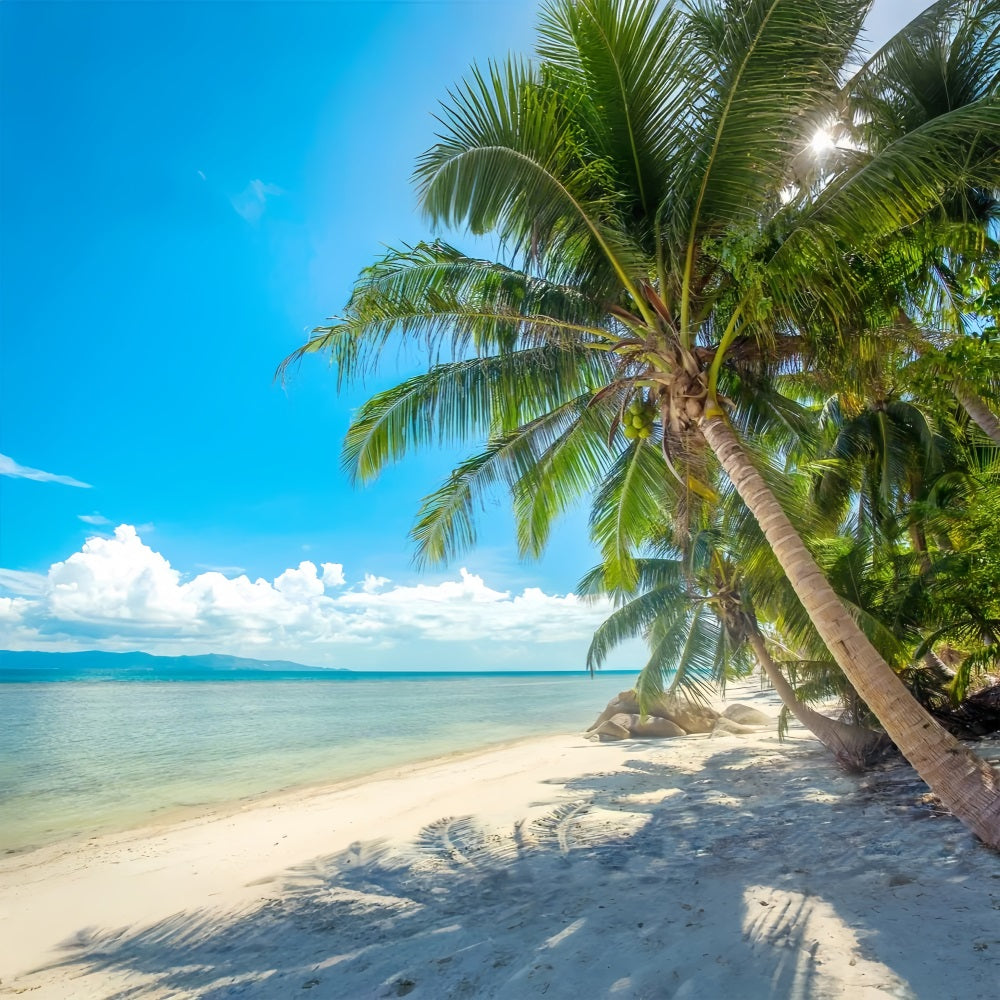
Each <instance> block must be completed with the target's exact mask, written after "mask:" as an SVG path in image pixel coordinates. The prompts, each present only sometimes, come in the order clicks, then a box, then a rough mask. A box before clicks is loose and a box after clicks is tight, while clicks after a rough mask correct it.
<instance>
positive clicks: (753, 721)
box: [722, 705, 774, 726]
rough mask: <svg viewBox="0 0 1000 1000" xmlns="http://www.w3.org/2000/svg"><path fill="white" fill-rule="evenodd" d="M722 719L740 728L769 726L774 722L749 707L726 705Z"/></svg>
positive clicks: (757, 710)
mask: <svg viewBox="0 0 1000 1000" xmlns="http://www.w3.org/2000/svg"><path fill="white" fill-rule="evenodd" d="M722 717H723V718H724V719H729V720H730V722H736V723H739V725H741V726H770V725H771V724H772V723H773V722H774V719H772V718H771V717H770V716H769V715H765V714H764V713H763V712H761V711H760V710H759V709H757V708H751V707H750V706H749V705H728V706H727V707H726V710H725V711H724V712H723V713H722Z"/></svg>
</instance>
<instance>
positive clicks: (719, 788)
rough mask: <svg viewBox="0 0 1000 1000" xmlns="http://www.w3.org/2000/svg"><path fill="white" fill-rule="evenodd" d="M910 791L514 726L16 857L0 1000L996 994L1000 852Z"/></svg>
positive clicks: (740, 747) (4, 880)
mask: <svg viewBox="0 0 1000 1000" xmlns="http://www.w3.org/2000/svg"><path fill="white" fill-rule="evenodd" d="M731 700H732V699H731ZM739 700H740V701H741V702H744V703H746V702H748V701H749V702H750V703H753V704H756V705H757V706H758V707H763V708H765V710H768V711H770V712H771V713H772V714H776V707H775V705H774V703H773V702H772V701H771V700H770V699H769V697H768V696H764V695H760V694H756V695H754V696H752V697H750V698H747V697H746V696H744V694H742V693H741V696H740V698H739ZM599 707H600V706H596V705H595V715H596V713H597V710H598V708H599ZM980 749H981V752H985V753H986V755H987V756H992V757H994V758H995V757H996V756H997V755H998V753H1000V745H998V744H997V743H996V742H994V743H992V744H990V745H984V746H982V747H981V748H980ZM924 792H925V789H924V787H923V786H922V785H921V784H920V783H919V781H918V780H917V779H916V778H915V777H914V775H913V773H912V771H910V770H909V769H908V768H906V767H905V766H904V765H896V766H892V767H889V768H887V769H885V770H881V771H877V772H874V773H870V774H868V775H866V776H864V777H861V778H857V777H852V776H849V775H846V774H844V773H842V772H840V771H838V770H837V769H835V768H834V767H833V766H832V764H831V763H830V761H829V759H828V757H827V755H826V754H825V752H824V751H823V749H822V748H821V747H820V746H819V745H818V744H817V743H815V742H814V741H813V740H812V739H810V738H808V736H807V734H804V733H803V732H802V731H801V730H793V732H792V735H791V737H790V738H789V739H788V740H786V741H785V742H780V741H779V740H778V738H777V736H776V734H775V733H774V731H773V730H769V731H766V732H762V733H759V734H754V735H750V736H726V737H720V738H708V737H699V736H691V737H686V738H683V739H679V740H672V741H662V742H638V741H628V742H625V743H617V744H595V743H590V742H587V741H585V740H583V739H582V738H581V737H579V736H555V737H548V738H544V739H538V740H530V741H525V742H522V743H519V744H516V745H513V746H509V747H504V748H501V749H498V750H492V751H489V752H485V753H481V754H477V755H474V756H468V757H462V758H450V759H445V760H441V761H436V762H433V763H431V764H427V765H423V766H420V767H417V768H412V769H408V770H406V771H397V772H394V773H389V774H384V775H380V776H379V777H378V778H377V779H376V780H369V781H367V782H364V783H355V784H353V785H341V786H338V787H335V788H332V789H327V790H321V791H316V792H313V793H311V794H297V795H295V796H289V797H285V798H281V799H275V800H271V801H269V802H264V803H256V804H253V805H250V806H247V807H246V808H244V809H242V810H241V811H239V812H236V813H233V814H229V815H216V816H212V817H206V818H203V819H200V820H196V821H190V822H186V823H183V824H179V825H177V826H173V827H169V828H165V829H161V830H145V831H135V832H133V833H131V834H128V835H119V836H113V837H111V836H109V837H101V838H97V839H94V840H92V841H90V842H88V843H84V844H75V845H62V846H58V845H57V846H53V847H49V848H45V849H42V850H40V851H36V852H33V853H31V854H26V855H15V856H12V857H10V858H8V859H6V860H4V861H2V862H0V981H2V985H0V995H3V996H7V995H18V994H22V993H24V994H28V995H30V996H31V997H32V1000H43V998H60V1000H62V998H67V1000H69V998H100V997H174V998H177V997H210V998H217V997H230V996H240V997H255V998H261V1000H263V998H268V1000H270V998H282V997H302V996H304V995H305V994H303V992H302V991H303V990H305V989H309V990H312V991H313V992H311V993H309V994H308V996H310V997H312V998H319V997H323V998H337V1000H341V998H343V1000H356V998H357V1000H361V998H369V997H371V998H375V997H396V996H406V995H409V996H410V997H412V998H414V1000H444V998H459V997H465V998H476V1000H478V998H483V997H502V998H509V1000H521V998H528V997H536V996H538V997H540V996H544V997H546V998H547V1000H553V998H558V1000H562V998H566V1000H569V998H573V1000H589V998H597V997H610V998H616V1000H617V998H621V1000H629V998H650V1000H651V998H670V997H677V998H680V997H687V998H713V1000H714V998H726V1000H755V998H761V1000H763V998H772V997H778V998H784V997H789V998H792V997H795V998H799V997H801V998H822V997H831V998H834V997H836V998H841V997H843V998H851V1000H853V998H864V997H880V998H881V997H885V996H893V997H919V998H927V1000H948V998H956V1000H957V998H961V1000H970V998H985V997H992V996H996V995H998V989H1000V987H998V983H1000V855H997V854H995V853H993V852H991V851H988V850H986V849H985V848H983V847H982V846H980V845H979V844H978V843H977V842H975V841H974V840H973V838H972V837H971V836H970V835H968V834H967V833H966V832H965V831H964V830H963V828H962V827H961V826H959V825H958V824H957V823H956V822H955V821H954V820H953V819H952V818H950V817H941V816H936V815H935V814H934V811H933V809H932V808H931V807H930V806H928V805H927V804H925V803H922V802H921V797H922V796H923V793H924Z"/></svg>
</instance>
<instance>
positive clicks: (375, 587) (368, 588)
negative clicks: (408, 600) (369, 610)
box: [361, 573, 389, 594]
mask: <svg viewBox="0 0 1000 1000" xmlns="http://www.w3.org/2000/svg"><path fill="white" fill-rule="evenodd" d="M387 583H389V577H387V576H373V575H372V574H371V573H365V580H364V583H362V584H361V589H362V590H363V591H364V592H365V593H366V594H377V593H378V592H379V591H380V590H381V589H382V588H383V587H384V586H385V585H386V584H387Z"/></svg>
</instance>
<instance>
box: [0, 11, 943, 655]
mask: <svg viewBox="0 0 1000 1000" xmlns="http://www.w3.org/2000/svg"><path fill="white" fill-rule="evenodd" d="M923 6H924V4H923V3H922V2H913V0H878V2H876V4H875V6H874V9H873V13H872V16H871V19H870V21H869V26H868V35H869V38H870V39H871V43H872V44H873V45H875V44H878V43H879V42H880V41H882V40H884V39H885V38H886V37H888V35H889V34H890V33H891V32H892V31H893V30H895V29H896V28H898V27H900V26H901V25H902V24H903V23H905V22H906V21H907V20H909V18H910V17H912V16H913V15H914V14H916V13H917V12H918V11H919V10H920V9H921V8H922V7H923ZM536 9H537V4H536V3H535V2H522V0H450V2H449V0H439V2H434V0H410V2H393V3H389V2H383V0H368V2H360V0H359V2H353V3H340V2H328V3H296V2H282V3H277V2H272V3H239V2H216V3H207V2H205V3H174V2H152V3H146V2H138V0H137V2H118V3H104V2H101V3H87V2H73V3H58V2H18V0H7V2H5V3H3V4H0V121H2V123H3V124H2V135H0V220H2V235H0V289H2V290H0V648H7V649H45V650H81V649H107V650H123V651H125V650H134V649H142V650H145V651H148V652H153V653H167V654H178V653H185V652H187V653H204V652H222V653H230V654H234V655H242V656H255V657H261V658H281V659H290V660H296V661H299V662H302V663H306V664H310V665H316V666H330V667H348V668H355V669H508V668H509V669H580V668H581V667H582V666H583V663H584V658H585V654H586V649H587V645H588V644H589V640H590V636H591V634H592V632H593V629H594V628H595V627H596V626H597V625H598V624H599V623H600V622H601V621H602V620H603V618H604V617H605V616H606V614H607V613H608V611H609V607H608V606H606V605H603V604H597V605H590V604H587V603H586V602H583V601H581V600H580V599H579V598H577V597H576V596H575V595H574V587H575V586H576V583H577V581H578V580H579V578H580V577H581V575H582V574H583V573H584V572H585V571H586V570H587V569H589V568H590V566H592V565H593V564H594V563H595V562H596V561H597V558H596V555H595V553H594V552H593V550H592V549H591V548H590V546H589V543H588V542H587V539H586V518H585V513H584V512H583V511H577V512H575V513H572V514H570V515H569V516H568V517H567V518H566V520H565V522H564V523H563V524H562V525H561V526H560V528H559V529H558V530H557V532H556V533H555V535H554V537H553V539H552V542H551V544H550V546H549V549H548V551H547V553H546V555H545V556H544V557H543V558H542V559H541V560H538V561H534V562H523V561H520V560H519V559H518V556H517V552H516V546H515V545H514V541H513V533H512V526H511V520H510V517H509V513H508V511H507V509H506V503H505V501H504V499H503V498H502V497H500V498H498V499H497V502H496V504H495V505H492V506H490V507H488V508H487V509H486V510H485V511H484V514H483V517H482V518H481V521H480V529H481V530H480V537H479V543H478V544H477V546H476V547H475V548H474V549H473V550H471V551H470V552H468V553H467V554H465V555H463V556H462V557H461V558H460V559H459V560H457V561H456V563H455V564H454V565H451V566H448V567H445V568H441V569H435V570H433V571H423V572H418V571H417V570H416V569H415V568H414V566H413V564H412V546H411V544H410V542H409V541H408V538H407V533H408V531H409V529H410V526H411V524H412V522H413V517H414V514H415V512H416V510H417V507H418V505H419V501H420V498H421V497H422V496H424V495H425V494H426V493H428V492H430V491H431V490H432V489H433V488H434V487H435V486H436V485H437V484H438V483H439V482H440V481H441V479H442V478H443V477H444V476H445V475H446V474H447V473H448V472H449V471H450V469H451V468H452V467H453V466H454V464H455V461H456V458H457V457H458V455H459V454H460V453H458V452H454V453H451V452H446V451H435V452H428V453H425V454H421V455H415V456H412V457H410V458H408V459H406V461H405V462H404V463H403V464H401V465H400V466H398V467H396V468H393V469H390V470H388V471H387V472H386V473H385V474H383V476H382V477H381V478H380V479H379V480H378V481H377V482H376V483H375V484H373V485H371V486H368V487H365V488H364V489H357V488H355V487H354V486H352V484H351V483H350V482H349V480H348V478H347V476H346V475H345V474H344V473H343V472H342V470H341V468H340V463H339V452H340V442H341V440H342V438H343V434H344V431H345V430H346V428H347V425H348V422H349V419H350V415H351V413H352V411H353V410H355V409H356V408H357V407H358V406H359V405H360V404H361V403H362V402H363V401H364V399H365V398H366V396H367V395H368V394H369V393H370V392H371V391H373V390H376V389H378V388H380V387H382V386H383V385H388V384H389V383H390V382H391V381H394V379H392V378H386V379H384V380H382V381H373V382H371V383H369V384H368V385H367V386H365V387H361V388H358V389H357V390H353V391H352V392H350V393H346V394H344V395H340V396H338V395H337V393H336V391H335V384H334V378H333V375H332V373H331V371H330V370H329V368H328V367H327V365H326V364H325V363H324V361H323V360H322V359H320V358H317V357H313V358H309V359H307V360H306V361H305V362H304V363H303V364H302V365H301V366H300V367H299V368H298V369H296V370H294V371H293V372H292V374H291V377H290V378H289V379H288V380H287V381H286V382H285V383H284V384H282V383H281V382H278V381H275V380H274V378H273V375H274V371H275V368H276V366H277V364H278V363H279V362H280V361H281V360H282V358H284V357H285V356H286V355H287V354H288V353H290V352H291V351H292V350H294V349H295V348H296V347H297V346H299V345H300V344H301V343H302V342H303V341H304V340H305V339H306V338H307V336H308V334H309V331H310V330H311V329H312V328H313V327H314V326H316V325H317V324H319V323H321V322H322V321H323V319H324V318H325V317H327V316H330V315H332V314H333V313H335V312H336V311H337V310H338V309H340V308H341V307H342V306H343V304H344V302H345V301H346V299H347V296H348V294H349V291H350V287H351V284H352V282H353V280H354V278H355V276H356V275H357V273H358V271H359V269H360V268H361V267H363V266H365V265H366V264H367V263H369V262H370V261H371V260H372V259H373V258H375V257H376V256H377V255H378V254H379V253H380V252H381V251H382V249H383V247H384V246H385V245H387V244H393V245H398V244H399V243H400V242H412V241H415V240H418V239H421V238H424V237H426V236H429V235H434V234H431V233H429V232H428V231H427V229H426V227H425V225H424V223H423V221H422V220H421V218H420V217H419V216H418V215H417V213H416V211H415V199H414V196H413V192H412V188H411V185H410V180H409V178H410V173H411V170H412V165H413V162H414V160H415V158H416V156H417V155H418V154H419V153H420V152H421V151H422V150H423V149H425V148H426V147H427V146H428V145H430V143H431V142H432V141H433V133H434V120H433V117H432V115H433V111H434V108H435V106H436V105H437V103H438V102H439V101H440V100H441V99H442V98H443V97H444V96H445V94H446V92H447V90H448V88H449V87H450V86H451V85H452V84H454V83H455V82H457V81H458V80H459V79H460V78H461V77H462V75H463V74H464V72H465V71H466V69H467V68H468V66H469V64H470V63H471V62H472V61H473V60H475V61H478V62H484V61H485V60H487V59H489V58H491V57H502V56H503V55H505V54H506V53H508V52H510V51H513V52H518V53H530V51H531V46H532V42H533V37H534V31H533V26H534V18H535V11H536ZM453 238H454V237H453ZM398 374H399V375H403V374H406V373H405V372H400V373H398ZM641 655H642V650H641V647H639V645H638V644H631V645H629V646H627V647H623V648H622V650H621V651H620V653H619V654H618V655H616V656H614V657H613V658H612V659H611V660H610V661H609V663H608V666H609V667H618V668H623V669H627V668H633V667H638V666H640V665H641Z"/></svg>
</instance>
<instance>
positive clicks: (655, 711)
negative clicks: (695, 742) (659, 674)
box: [649, 695, 719, 733]
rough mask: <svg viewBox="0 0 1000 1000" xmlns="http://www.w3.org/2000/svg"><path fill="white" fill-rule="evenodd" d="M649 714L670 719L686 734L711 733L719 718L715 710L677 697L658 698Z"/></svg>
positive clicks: (651, 706)
mask: <svg viewBox="0 0 1000 1000" xmlns="http://www.w3.org/2000/svg"><path fill="white" fill-rule="evenodd" d="M649 713H650V715H656V716H659V717H661V718H664V719H669V720H670V721H671V722H673V723H676V725H678V726H680V727H681V729H683V730H684V732H686V733H710V732H711V731H712V727H713V726H714V725H715V720H716V719H717V718H718V717H719V713H718V712H716V710H715V709H714V708H709V707H708V706H707V705H699V704H697V703H696V702H693V701H687V700H686V699H683V698H678V697H677V696H676V695H674V696H672V697H667V696H664V697H662V698H657V699H656V701H655V702H653V704H652V705H650V706H649Z"/></svg>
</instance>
